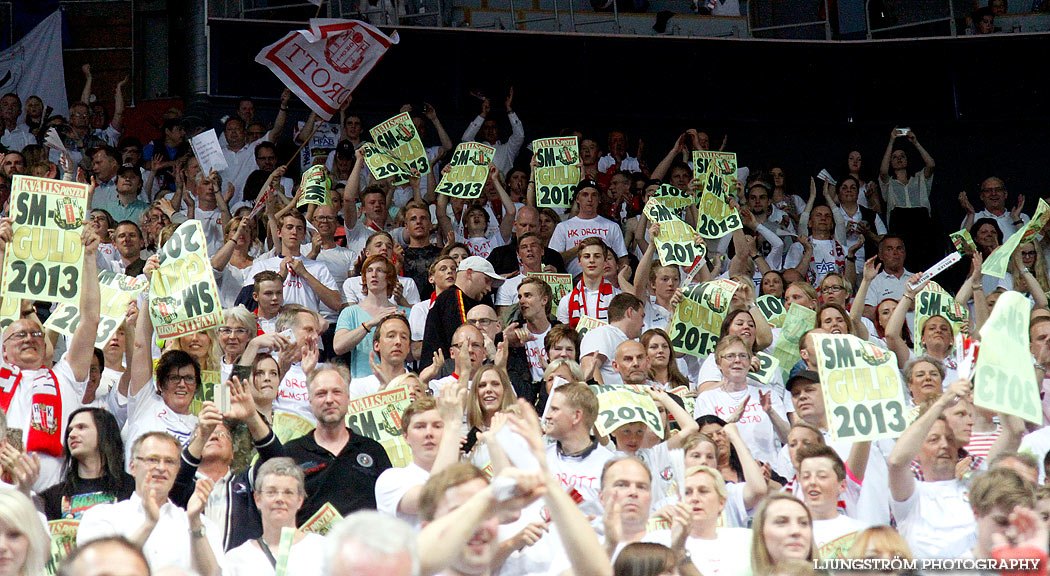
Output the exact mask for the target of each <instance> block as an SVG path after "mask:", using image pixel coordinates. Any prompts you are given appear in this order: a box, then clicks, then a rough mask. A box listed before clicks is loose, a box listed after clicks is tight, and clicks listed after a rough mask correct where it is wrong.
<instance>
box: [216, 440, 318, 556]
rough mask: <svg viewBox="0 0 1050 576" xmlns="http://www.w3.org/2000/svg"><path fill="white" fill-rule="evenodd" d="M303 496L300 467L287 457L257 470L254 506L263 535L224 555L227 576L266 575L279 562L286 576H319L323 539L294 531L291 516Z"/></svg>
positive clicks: (315, 535) (268, 462)
mask: <svg viewBox="0 0 1050 576" xmlns="http://www.w3.org/2000/svg"><path fill="white" fill-rule="evenodd" d="M305 496H306V489H305V488H304V479H303V471H302V468H300V467H299V465H298V464H296V463H295V461H294V460H292V459H291V458H272V459H270V460H267V461H266V462H264V463H263V464H262V466H260V467H259V471H258V473H257V475H256V481H255V505H256V506H258V507H259V514H260V515H261V516H262V525H263V533H262V535H261V536H260V537H258V538H256V539H254V540H248V541H247V542H245V543H244V544H241V545H240V546H238V547H236V548H234V549H233V550H230V551H229V552H227V553H226V561H225V562H224V564H225V570H224V573H225V574H227V576H268V575H270V574H275V573H276V572H277V565H278V564H281V563H283V564H284V566H286V567H287V571H286V572H283V573H284V574H286V575H287V576H296V575H299V574H302V575H304V576H305V575H307V574H310V575H313V574H321V573H322V571H323V570H322V566H321V563H322V561H323V559H324V557H325V539H324V537H323V536H321V535H320V534H313V533H309V532H304V531H301V530H296V529H295V514H296V513H297V512H298V511H299V508H300V507H302V505H303V499H304V498H305Z"/></svg>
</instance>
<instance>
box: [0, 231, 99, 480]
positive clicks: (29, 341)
mask: <svg viewBox="0 0 1050 576" xmlns="http://www.w3.org/2000/svg"><path fill="white" fill-rule="evenodd" d="M12 236H13V231H12V228H11V220H10V219H7V218H5V219H4V220H2V221H0V250H4V249H5V247H6V245H7V243H8V242H10V241H11V239H12ZM81 243H82V249H83V250H84V253H85V254H91V255H93V254H95V252H96V251H97V250H98V243H99V238H98V236H97V235H96V234H95V233H94V232H93V231H91V230H88V229H87V228H86V227H85V229H84V232H83V233H82V239H81ZM67 280H71V281H72V282H74V283H79V284H80V324H79V325H78V326H77V329H76V331H75V332H74V333H73V338H71V339H70V341H69V349H68V351H67V352H66V355H65V356H63V357H62V359H61V360H59V361H58V362H57V363H54V366H52V360H53V359H52V358H51V357H49V356H48V353H47V343H46V342H45V341H44V328H43V326H41V324H40V321H39V320H38V319H37V318H36V316H30V317H27V318H19V319H18V320H15V321H14V322H12V323H11V324H10V325H9V326H8V327H7V329H6V330H4V332H3V359H4V363H5V364H8V365H10V366H13V367H15V368H18V370H15V372H18V373H17V374H11V375H9V376H8V377H7V378H6V379H3V380H2V381H0V408H3V410H4V411H5V412H6V413H7V425H8V426H9V427H11V428H21V429H22V440H23V442H24V443H25V446H26V448H27V450H28V451H29V452H34V453H36V454H37V455H38V456H39V457H40V476H39V478H37V481H36V483H35V484H34V485H33V489H34V490H36V491H37V492H42V491H44V490H45V489H46V488H48V487H49V486H51V485H53V484H55V483H57V482H58V481H59V480H60V477H61V472H62V458H63V451H62V440H63V438H65V430H66V424H67V423H68V421H69V415H70V413H72V412H73V411H74V410H76V409H77V408H79V407H80V405H81V404H80V402H81V399H82V398H83V397H84V392H85V391H86V390H87V384H88V376H89V373H90V371H91V359H92V358H93V356H94V348H95V337H96V333H97V332H98V323H99V287H98V265H97V263H96V262H95V258H94V257H90V258H84V267H83V270H82V272H81V280H80V281H79V282H77V281H76V279H75V278H74V279H69V278H66V277H65V276H63V278H62V279H61V280H60V281H59V286H58V289H59V291H64V290H70V291H72V290H73V289H75V288H76V285H75V284H73V285H67V284H66V281H67ZM7 281H8V282H9V283H13V282H14V279H13V278H12V279H7ZM5 373H6V371H5ZM34 414H35V415H37V417H34ZM41 420H42V421H41Z"/></svg>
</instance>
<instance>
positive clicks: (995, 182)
mask: <svg viewBox="0 0 1050 576" xmlns="http://www.w3.org/2000/svg"><path fill="white" fill-rule="evenodd" d="M1008 195H1009V191H1008V190H1007V189H1006V183H1004V182H1003V181H1002V180H1001V179H999V178H996V177H995V176H992V177H990V178H987V179H985V181H984V182H981V202H982V203H984V210H981V211H980V212H976V213H975V212H974V209H973V205H972V204H970V200H969V198H967V196H966V192H960V193H959V203H960V204H962V207H963V210H965V211H966V218H963V222H962V228H966V229H969V228H970V226H973V223H974V222H976V221H978V220H980V219H981V218H992V219H993V220H995V223H996V224H998V225H999V229H1000V230H1002V232H1003V242H1006V240H1007V239H1008V238H1010V236H1011V235H1013V233H1014V232H1017V231H1018V230H1020V229H1022V228H1024V227H1025V224H1028V220H1029V218H1028V214H1025V213H1024V212H1021V210H1022V209H1023V208H1024V195H1023V194H1022V195H1019V196H1018V197H1017V204H1015V205H1014V207H1013V209H1012V210H1007V209H1006V198H1007V196H1008Z"/></svg>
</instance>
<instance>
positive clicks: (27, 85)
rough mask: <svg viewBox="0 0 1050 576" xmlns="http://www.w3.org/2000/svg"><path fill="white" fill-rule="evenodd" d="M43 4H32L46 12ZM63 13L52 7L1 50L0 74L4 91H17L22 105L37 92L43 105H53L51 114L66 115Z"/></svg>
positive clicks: (67, 111)
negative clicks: (48, 12) (34, 24)
mask: <svg viewBox="0 0 1050 576" xmlns="http://www.w3.org/2000/svg"><path fill="white" fill-rule="evenodd" d="M45 6H46V5H45V4H38V5H36V6H35V7H37V8H40V9H41V10H44V11H45V12H46V9H45V8H44V7H45ZM52 9H53V10H55V9H54V8H52ZM63 14H64V12H63V11H62V10H55V11H54V12H52V13H51V15H50V16H48V17H47V18H44V19H43V20H41V21H40V23H39V24H37V25H36V27H35V28H33V29H32V30H30V31H29V33H28V34H26V35H25V36H23V37H22V39H21V40H19V41H18V42H15V43H14V44H12V45H11V47H10V48H8V49H6V50H4V51H3V52H0V78H3V82H2V84H3V87H4V92H5V93H6V92H14V93H15V94H17V95H18V97H19V98H20V99H21V100H22V104H23V108H24V104H25V102H26V100H28V99H29V97H30V96H38V97H39V98H40V99H41V100H43V101H44V104H45V105H46V106H53V107H54V110H53V113H54V114H57V115H59V116H65V117H67V118H68V117H69V107H68V106H67V104H66V103H67V102H68V101H69V95H68V94H67V93H66V75H65V74H64V73H63V70H64V68H63V63H62V17H63ZM41 144H42V142H41Z"/></svg>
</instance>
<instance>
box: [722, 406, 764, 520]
mask: <svg viewBox="0 0 1050 576" xmlns="http://www.w3.org/2000/svg"><path fill="white" fill-rule="evenodd" d="M722 432H723V433H724V434H725V435H726V438H727V439H729V444H730V445H731V446H732V447H733V448H735V449H736V455H737V458H739V459H740V467H741V468H743V470H744V506H745V507H747V509H748V510H750V509H752V508H754V507H755V505H757V504H758V503H759V502H760V501H761V500H762V498H765V496H766V493H767V492H768V491H769V487H768V486H769V485H768V484H766V476H765V474H763V473H762V465H761V464H759V463H758V461H757V460H755V457H754V456H752V455H751V449H750V448H748V447H747V442H745V441H744V437H743V436H741V435H740V430H738V429H737V426H736V423H735V422H729V423H727V424H726V425H725V428H722Z"/></svg>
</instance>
